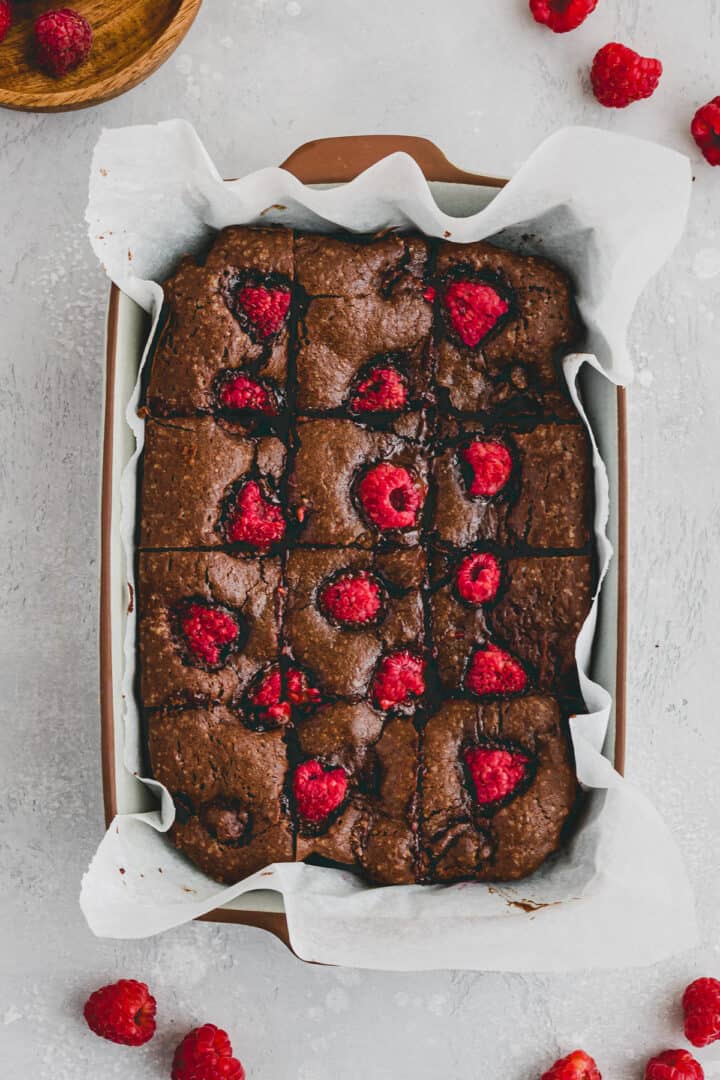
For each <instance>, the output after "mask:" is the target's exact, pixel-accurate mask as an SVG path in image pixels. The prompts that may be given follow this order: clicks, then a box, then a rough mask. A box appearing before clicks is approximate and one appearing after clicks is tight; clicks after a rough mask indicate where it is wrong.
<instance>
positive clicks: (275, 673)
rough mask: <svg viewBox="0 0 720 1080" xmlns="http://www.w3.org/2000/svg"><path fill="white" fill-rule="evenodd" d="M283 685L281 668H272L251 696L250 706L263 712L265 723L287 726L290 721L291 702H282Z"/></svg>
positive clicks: (261, 714)
mask: <svg viewBox="0 0 720 1080" xmlns="http://www.w3.org/2000/svg"><path fill="white" fill-rule="evenodd" d="M281 683H282V679H281V675H280V668H279V667H277V666H275V667H272V668H270V670H269V671H267V672H265V674H264V675H263V677H262V678H261V680H260V682H259V683H258V684H257V686H256V687H255V689H254V690H253V691H252V693H251V694H250V704H251V705H254V706H255V708H259V709H260V710H261V712H260V719H261V720H262V721H263V722H264V723H272V724H278V725H279V724H287V722H288V720H289V719H290V712H291V710H290V702H289V701H283V700H282V685H281Z"/></svg>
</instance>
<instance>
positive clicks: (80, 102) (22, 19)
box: [0, 0, 202, 112]
mask: <svg viewBox="0 0 720 1080" xmlns="http://www.w3.org/2000/svg"><path fill="white" fill-rule="evenodd" d="M201 3H202V0H44V2H43V0H14V3H13V23H12V26H11V27H10V30H9V32H8V35H7V37H6V38H5V40H4V41H3V42H1V43H0V106H5V108H8V109H25V110H28V111H31V112H64V111H66V110H68V109H84V108H86V107H87V106H89V105H99V104H100V102H101V101H107V100H108V99H109V98H113V97H117V96H118V94H123V93H125V91H126V90H130V89H131V88H132V87H133V86H137V84H138V83H140V82H142V81H143V79H146V78H147V77H148V75H151V74H152V72H153V71H155V70H156V68H159V67H160V65H161V64H162V63H164V61H165V60H167V58H168V56H170V54H171V53H173V52H174V51H175V49H176V48H177V47H178V45H179V44H180V42H181V41H182V39H183V38H184V37H185V35H186V34H187V32H188V30H189V29H190V27H191V25H192V22H193V19H194V18H195V16H196V15H197V13H198V10H199V8H200V4H201ZM60 7H72V8H74V9H75V10H76V11H79V12H80V14H81V15H84V16H85V18H86V19H87V20H88V22H89V23H90V25H91V26H92V29H93V47H92V50H91V52H90V55H89V57H88V58H87V60H86V61H85V63H84V64H81V65H80V67H79V68H76V70H75V71H71V72H69V74H67V75H65V76H63V77H62V78H60V79H56V78H53V76H52V75H48V74H46V73H45V72H44V71H41V70H39V69H38V68H37V67H36V66H35V64H34V61H33V25H34V23H35V19H36V18H37V17H38V15H42V13H43V12H45V11H49V10H50V9H51V8H60Z"/></svg>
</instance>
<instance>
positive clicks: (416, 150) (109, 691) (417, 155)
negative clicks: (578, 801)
mask: <svg viewBox="0 0 720 1080" xmlns="http://www.w3.org/2000/svg"><path fill="white" fill-rule="evenodd" d="M397 152H404V153H407V154H409V155H410V156H411V157H412V158H413V159H414V160H415V161H416V162H417V164H418V165H419V166H420V168H421V170H422V172H423V174H424V176H425V178H426V179H427V180H429V181H434V182H439V183H464V184H473V185H475V186H483V187H503V186H504V184H506V183H507V181H506V180H502V179H500V178H498V177H489V176H482V175H480V174H479V173H470V172H465V171H464V170H462V169H459V168H457V166H455V165H453V164H452V163H451V162H450V161H448V159H447V158H446V157H445V155H444V154H443V153H442V151H441V150H440V149H439V147H437V146H435V144H434V143H432V142H430V141H429V140H428V139H422V138H419V137H417V136H412V135H368V136H361V135H355V136H347V137H339V138H332V139H316V140H314V141H313V142H309V143H304V144H303V145H302V146H300V147H299V148H298V149H297V150H295V151H294V152H293V153H292V154H291V155H290V157H289V158H287V160H286V161H284V162H283V164H282V168H284V169H287V170H288V172H291V173H292V174H293V175H294V176H295V177H297V179H298V180H300V181H301V182H302V183H304V184H319V183H326V184H331V183H345V182H347V181H349V180H352V179H353V177H355V176H357V175H358V174H359V173H361V172H363V171H364V170H365V169H367V168H369V167H370V166H371V165H374V164H375V163H376V162H377V161H380V160H381V158H383V157H386V156H387V155H388V154H392V153H397ZM119 299H120V292H119V290H118V288H117V286H116V285H114V284H113V285H112V286H111V289H110V304H109V308H108V319H107V350H106V358H105V362H106V363H105V418H104V429H103V462H102V494H101V507H100V733H101V762H102V779H103V801H104V807H105V825H106V827H107V826H108V825H109V824H110V822H111V821H112V819H113V818H114V817H115V815H116V813H117V800H116V787H115V780H116V777H115V718H114V702H113V686H112V649H111V632H112V631H111V619H110V605H111V582H110V528H111V521H112V449H113V435H114V422H115V418H114V400H113V388H114V385H115V366H116V361H117V352H116V346H117V324H118V308H119ZM617 413H618V433H617V437H618V539H617V553H616V554H617V560H618V561H617V567H618V604H617V654H616V668H615V755H614V764H615V768H616V769H617V771H618V772H619V773H623V772H624V769H625V746H626V703H627V687H626V679H627V538H628V531H627V529H628V526H627V520H628V461H627V408H626V392H625V389H624V387H618V388H617ZM200 919H201V920H202V921H210V922H223V923H238V924H242V925H244V926H255V927H258V928H259V929H262V930H267V931H268V932H269V933H271V934H274V935H275V937H277V938H278V939H279V940H280V941H282V942H283V944H285V945H287V946H288V948H290V939H289V934H288V927H287V920H286V918H285V916H284V915H282V914H279V913H276V912H262V911H235V910H232V909H228V908H216V909H215V910H213V911H209V912H207V913H206V914H205V915H202V916H200Z"/></svg>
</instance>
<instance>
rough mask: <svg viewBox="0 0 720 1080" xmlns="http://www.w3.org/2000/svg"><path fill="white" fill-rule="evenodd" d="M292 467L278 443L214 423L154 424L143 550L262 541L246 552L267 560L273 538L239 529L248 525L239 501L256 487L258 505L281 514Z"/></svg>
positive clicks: (146, 464)
mask: <svg viewBox="0 0 720 1080" xmlns="http://www.w3.org/2000/svg"><path fill="white" fill-rule="evenodd" d="M284 465H285V447H284V445H283V443H281V442H280V440H279V439H276V438H274V437H271V436H266V437H261V438H258V439H248V438H245V437H243V436H241V435H238V434H237V433H236V432H234V431H233V429H232V428H231V427H228V426H227V425H225V424H223V423H222V422H220V423H218V422H217V421H216V420H214V419H213V418H212V417H209V416H205V417H198V418H193V417H186V418H184V419H173V420H148V421H147V423H146V425H145V451H144V455H143V485H142V513H141V515H140V546H141V547H143V548H191V547H218V546H220V545H224V544H228V543H231V542H233V540H234V537H235V536H236V535H239V536H247V537H250V538H252V537H254V542H251V540H245V541H242V542H240V548H241V549H243V548H244V549H246V550H248V551H255V552H258V551H259V552H265V551H266V550H267V549H268V548H269V547H271V546H272V543H268V542H267V538H268V534H267V532H264V531H262V530H261V531H260V532H259V533H255V532H253V531H252V529H250V528H246V529H245V531H243V530H242V529H238V528H237V527H236V528H235V529H233V523H235V525H236V526H237V524H238V517H239V516H240V517H242V508H241V507H240V506H238V495H239V494H241V493H242V492H243V491H244V490H245V487H246V485H247V484H248V483H249V482H253V483H254V484H255V487H256V488H257V494H256V502H259V503H260V504H261V505H262V504H269V505H272V506H276V507H277V489H278V485H279V483H280V480H281V477H282V473H283V469H284ZM253 490H255V489H253ZM277 512H278V513H281V512H280V510H279V507H278V508H277ZM246 516H247V515H246ZM280 527H282V526H280ZM278 531H279V530H278ZM281 535H282V534H281ZM281 535H280V536H278V539H281Z"/></svg>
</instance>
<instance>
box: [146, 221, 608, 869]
mask: <svg viewBox="0 0 720 1080" xmlns="http://www.w3.org/2000/svg"><path fill="white" fill-rule="evenodd" d="M165 297H166V309H165V316H164V322H163V325H162V329H161V330H160V333H159V335H158V339H157V341H156V343H155V350H154V355H153V357H152V360H151V365H150V371H149V377H148V379H147V383H146V388H145V399H144V403H143V410H142V411H143V415H144V416H146V417H147V423H146V431H145V447H144V454H143V459H142V469H141V483H142V491H141V493H140V519H139V523H138V537H139V548H140V553H139V557H138V559H139V561H138V612H139V618H138V624H139V652H140V664H139V668H140V672H139V676H140V677H139V680H138V690H139V696H140V699H141V705H142V708H143V713H144V717H145V723H146V729H147V733H148V745H149V757H150V763H151V766H152V771H153V775H154V776H155V778H156V779H158V780H160V781H161V782H162V783H163V784H165V785H166V787H167V788H168V790H169V791H170V793H171V795H172V796H173V798H174V801H175V806H176V820H175V824H174V826H173V830H172V836H173V839H174V842H175V844H176V845H177V846H178V848H179V849H180V850H181V851H183V852H184V853H185V854H186V855H187V856H188V857H189V858H190V859H192V860H193V861H194V862H195V863H197V864H198V865H199V866H200V867H202V869H203V870H205V871H206V872H207V873H208V874H210V875H211V876H212V877H215V878H217V879H218V880H221V881H227V882H231V881H236V880H238V879H240V878H242V877H245V876H247V875H248V874H250V873H252V872H253V871H255V870H259V869H261V868H262V867H263V866H265V865H267V864H268V863H271V862H275V861H288V860H308V861H310V862H313V863H318V864H320V865H324V866H333V867H341V868H343V869H346V870H352V871H354V872H356V873H358V874H361V875H362V876H363V877H365V878H366V879H367V880H368V881H371V882H374V883H377V884H382V885H399V884H408V883H413V882H417V883H433V882H435V883H440V882H452V881H458V880H463V879H470V880H472V879H475V880H483V881H487V880H509V879H515V878H518V877H521V876H523V875H524V874H528V873H531V872H532V871H533V870H534V869H535V868H536V867H537V866H539V865H540V863H541V862H542V860H543V859H544V858H545V857H546V856H548V855H549V854H551V853H552V852H553V851H555V850H556V849H557V848H558V846H559V845H560V842H561V840H562V837H563V835H564V830H565V829H566V825H567V823H568V821H569V820H570V818H571V811H572V809H573V806H574V805H575V801H576V797H577V785H576V781H575V774H574V769H573V763H572V751H571V744H570V739H569V735H568V730H567V719H568V716H569V715H570V713H571V712H572V711H574V710H576V709H577V708H578V706H581V701H580V697H579V686H578V678H577V671H576V666H575V658H574V653H575V642H576V638H577V635H578V633H579V630H580V628H581V626H582V624H583V622H584V620H585V618H586V616H587V614H588V612H589V609H590V604H591V597H592V588H593V567H594V553H593V548H592V543H591V541H592V479H593V475H592V455H591V447H590V443H589V440H588V436H587V433H586V430H585V428H584V426H583V424H582V423H581V420H580V417H579V416H578V414H577V412H576V410H575V407H574V405H573V404H572V401H571V399H570V396H569V394H568V391H567V388H566V386H565V381H564V378H563V375H562V358H563V352H564V351H567V350H568V349H569V348H571V347H573V346H574V344H575V343H576V342H577V340H578V337H579V332H580V327H579V324H578V321H577V316H576V313H575V309H574V303H573V297H572V290H571V287H570V284H569V282H568V279H567V277H566V276H565V275H564V273H563V272H562V271H561V270H559V269H558V268H557V267H555V266H553V265H552V264H550V263H548V262H546V261H544V260H542V259H537V258H534V257H530V256H525V255H522V254H518V253H517V252H510V251H506V250H503V249H500V248H498V247H495V246H493V245H491V244H489V243H482V244H468V245H453V244H448V243H444V242H438V241H436V240H432V239H429V238H426V237H422V236H417V235H400V234H395V233H389V234H385V235H382V236H379V237H374V238H373V237H356V236H353V237H349V236H339V235H335V236H320V235H312V234H302V233H295V232H293V231H291V230H287V229H281V228H246V227H233V228H230V229H225V230H223V231H222V232H220V233H219V234H218V236H217V237H216V239H215V242H214V243H213V245H212V247H211V248H210V251H209V252H208V253H207V255H206V256H205V258H204V259H200V260H198V259H194V258H193V259H190V258H186V259H184V260H183V261H182V262H181V263H180V266H179V268H178V270H177V272H176V273H175V275H174V276H173V277H172V278H171V279H170V280H169V281H168V282H167V283H166V286H165Z"/></svg>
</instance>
